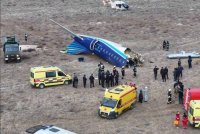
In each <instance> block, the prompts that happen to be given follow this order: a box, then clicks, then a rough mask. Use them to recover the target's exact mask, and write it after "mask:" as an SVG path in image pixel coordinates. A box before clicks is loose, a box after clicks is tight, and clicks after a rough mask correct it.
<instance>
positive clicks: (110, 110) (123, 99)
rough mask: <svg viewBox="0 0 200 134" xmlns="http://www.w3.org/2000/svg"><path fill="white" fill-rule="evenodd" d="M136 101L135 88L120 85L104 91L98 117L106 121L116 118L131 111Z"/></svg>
mask: <svg viewBox="0 0 200 134" xmlns="http://www.w3.org/2000/svg"><path fill="white" fill-rule="evenodd" d="M136 99H137V91H136V87H134V86H129V85H120V86H117V87H116V88H114V89H111V90H106V91H105V95H104V98H103V100H102V101H101V105H100V107H99V110H98V114H99V116H100V117H105V118H108V119H113V118H117V117H118V116H119V115H120V114H122V113H123V112H124V111H126V110H128V109H133V108H134V106H135V103H136Z"/></svg>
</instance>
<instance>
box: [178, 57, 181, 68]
mask: <svg viewBox="0 0 200 134" xmlns="http://www.w3.org/2000/svg"><path fill="white" fill-rule="evenodd" d="M179 66H181V58H179V59H178V67H179Z"/></svg>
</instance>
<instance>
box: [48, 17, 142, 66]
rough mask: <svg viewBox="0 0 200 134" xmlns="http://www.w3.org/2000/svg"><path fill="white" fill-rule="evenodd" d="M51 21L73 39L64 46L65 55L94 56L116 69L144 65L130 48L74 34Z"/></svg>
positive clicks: (137, 54)
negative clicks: (86, 54)
mask: <svg viewBox="0 0 200 134" xmlns="http://www.w3.org/2000/svg"><path fill="white" fill-rule="evenodd" d="M51 21H52V22H54V23H56V24H57V25H59V26H60V27H62V28H63V29H64V30H65V31H66V32H67V33H68V34H69V35H71V37H72V38H73V42H72V43H71V44H69V45H67V46H66V50H65V53H67V54H71V55H75V54H85V53H91V54H96V55H97V56H99V57H101V58H102V59H104V60H106V61H107V62H109V63H111V64H113V65H115V66H117V67H122V66H127V65H130V64H134V65H141V64H143V63H144V60H143V58H142V56H141V54H139V53H137V52H135V51H132V50H131V49H130V48H126V47H122V46H121V45H120V44H117V43H114V42H111V41H108V40H105V39H102V38H98V37H93V36H87V35H78V34H74V33H73V32H71V31H70V30H68V29H67V28H65V27H64V26H62V25H60V24H59V23H57V22H55V21H54V20H51ZM62 52H63V51H62Z"/></svg>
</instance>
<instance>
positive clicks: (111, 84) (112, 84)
mask: <svg viewBox="0 0 200 134" xmlns="http://www.w3.org/2000/svg"><path fill="white" fill-rule="evenodd" d="M110 86H111V87H113V86H114V75H113V74H112V73H110Z"/></svg>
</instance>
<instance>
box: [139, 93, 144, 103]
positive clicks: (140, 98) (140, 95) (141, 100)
mask: <svg viewBox="0 0 200 134" xmlns="http://www.w3.org/2000/svg"><path fill="white" fill-rule="evenodd" d="M143 98H144V97H143V93H142V90H140V93H139V102H140V103H142V102H143Z"/></svg>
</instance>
